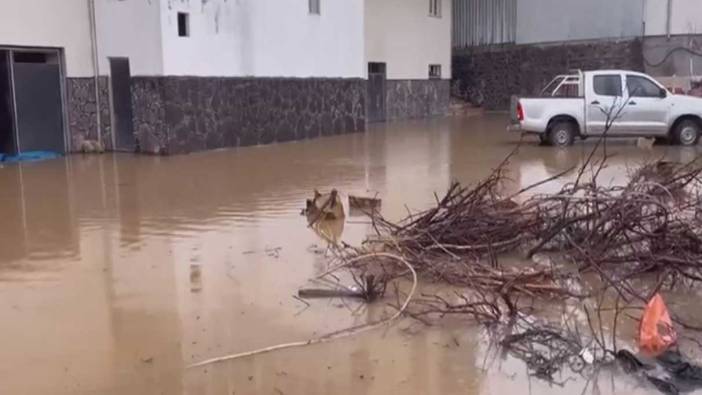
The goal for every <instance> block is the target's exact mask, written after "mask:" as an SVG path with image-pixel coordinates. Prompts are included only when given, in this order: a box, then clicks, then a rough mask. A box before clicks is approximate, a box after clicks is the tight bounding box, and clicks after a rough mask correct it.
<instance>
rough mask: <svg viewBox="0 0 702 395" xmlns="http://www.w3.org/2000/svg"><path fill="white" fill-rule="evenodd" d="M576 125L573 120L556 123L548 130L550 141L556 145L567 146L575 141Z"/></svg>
mask: <svg viewBox="0 0 702 395" xmlns="http://www.w3.org/2000/svg"><path fill="white" fill-rule="evenodd" d="M575 135H576V132H575V125H573V123H572V122H567V121H559V122H556V123H554V124H553V125H552V126H551V128H550V130H549V132H548V141H549V142H550V143H551V145H554V146H556V147H567V146H569V145H573V142H574V141H575Z"/></svg>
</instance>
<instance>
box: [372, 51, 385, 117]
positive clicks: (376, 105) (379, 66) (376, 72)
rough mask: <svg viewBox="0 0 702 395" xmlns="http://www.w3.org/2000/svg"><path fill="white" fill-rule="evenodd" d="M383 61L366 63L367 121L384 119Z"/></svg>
mask: <svg viewBox="0 0 702 395" xmlns="http://www.w3.org/2000/svg"><path fill="white" fill-rule="evenodd" d="M385 68H386V67H385V63H368V122H382V121H384V120H385V113H386V109H385V89H386V88H385V81H386V70H385Z"/></svg>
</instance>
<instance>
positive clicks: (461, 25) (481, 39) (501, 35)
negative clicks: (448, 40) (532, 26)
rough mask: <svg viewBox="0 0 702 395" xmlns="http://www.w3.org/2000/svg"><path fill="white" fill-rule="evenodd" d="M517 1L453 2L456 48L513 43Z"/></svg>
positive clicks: (471, 0)
mask: <svg viewBox="0 0 702 395" xmlns="http://www.w3.org/2000/svg"><path fill="white" fill-rule="evenodd" d="M516 31H517V0H453V47H454V48H465V47H470V46H474V45H484V44H500V43H512V42H515V40H516Z"/></svg>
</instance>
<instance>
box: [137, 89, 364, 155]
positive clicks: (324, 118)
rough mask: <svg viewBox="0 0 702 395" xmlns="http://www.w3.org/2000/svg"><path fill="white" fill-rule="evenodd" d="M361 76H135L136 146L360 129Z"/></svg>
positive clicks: (165, 149)
mask: <svg viewBox="0 0 702 395" xmlns="http://www.w3.org/2000/svg"><path fill="white" fill-rule="evenodd" d="M365 89H366V84H365V82H364V81H363V80H361V79H292V78H290V79H286V78H216V77H135V78H133V79H132V104H133V106H134V121H135V122H134V125H135V129H136V132H135V133H136V137H137V139H138V144H139V147H140V149H141V150H142V151H143V152H150V153H159V154H166V153H167V154H176V153H187V152H193V151H201V150H207V149H214V148H221V147H236V146H248V145H257V144H269V143H273V142H283V141H290V140H300V139H307V138H313V137H319V136H328V135H335V134H340V133H350V132H360V131H363V130H365V124H366V120H365V95H366V94H365Z"/></svg>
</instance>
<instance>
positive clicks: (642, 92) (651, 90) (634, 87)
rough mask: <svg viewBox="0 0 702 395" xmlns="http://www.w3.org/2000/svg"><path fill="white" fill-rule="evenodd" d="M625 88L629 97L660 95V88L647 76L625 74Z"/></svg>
mask: <svg viewBox="0 0 702 395" xmlns="http://www.w3.org/2000/svg"><path fill="white" fill-rule="evenodd" d="M626 89H627V90H628V91H629V96H631V97H660V94H661V88H659V87H658V85H656V84H654V83H653V82H652V81H651V80H649V79H648V78H644V77H640V76H638V75H627V76H626Z"/></svg>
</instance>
